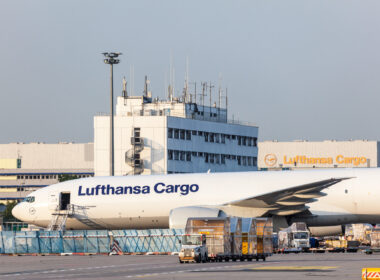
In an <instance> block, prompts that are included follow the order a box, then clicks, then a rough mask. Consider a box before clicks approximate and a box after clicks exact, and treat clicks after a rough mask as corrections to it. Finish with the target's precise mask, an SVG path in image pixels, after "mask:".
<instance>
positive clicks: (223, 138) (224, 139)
mask: <svg viewBox="0 0 380 280" xmlns="http://www.w3.org/2000/svg"><path fill="white" fill-rule="evenodd" d="M221 136H222V139H221V140H222V141H221V142H222V144H226V135H224V134H222V135H221Z"/></svg>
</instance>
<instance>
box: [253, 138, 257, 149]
mask: <svg viewBox="0 0 380 280" xmlns="http://www.w3.org/2000/svg"><path fill="white" fill-rule="evenodd" d="M253 146H254V147H256V146H257V138H256V137H254V138H253Z"/></svg>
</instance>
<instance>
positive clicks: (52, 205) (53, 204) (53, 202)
mask: <svg viewBox="0 0 380 280" xmlns="http://www.w3.org/2000/svg"><path fill="white" fill-rule="evenodd" d="M58 203H59V196H58V194H57V193H49V198H48V204H49V210H50V212H54V211H56V210H58Z"/></svg>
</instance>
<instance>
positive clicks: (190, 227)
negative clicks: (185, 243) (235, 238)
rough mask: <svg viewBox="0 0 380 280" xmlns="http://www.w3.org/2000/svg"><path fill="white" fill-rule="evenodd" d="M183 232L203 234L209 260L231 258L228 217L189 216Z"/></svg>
mask: <svg viewBox="0 0 380 280" xmlns="http://www.w3.org/2000/svg"><path fill="white" fill-rule="evenodd" d="M185 234H204V235H205V236H206V247H207V251H208V259H209V260H210V261H222V260H225V261H229V260H230V259H231V224H230V218H228V217H226V218H189V219H188V220H187V223H186V228H185Z"/></svg>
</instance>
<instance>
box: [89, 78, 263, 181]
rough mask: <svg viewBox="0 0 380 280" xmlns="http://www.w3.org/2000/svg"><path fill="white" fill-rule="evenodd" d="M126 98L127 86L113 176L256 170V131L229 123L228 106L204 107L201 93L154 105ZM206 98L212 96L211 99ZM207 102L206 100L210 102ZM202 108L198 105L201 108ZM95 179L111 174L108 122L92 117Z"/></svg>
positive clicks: (147, 95) (120, 102) (117, 119)
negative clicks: (198, 99)
mask: <svg viewBox="0 0 380 280" xmlns="http://www.w3.org/2000/svg"><path fill="white" fill-rule="evenodd" d="M148 84H149V82H148V80H147V79H146V81H145V87H144V88H145V90H144V94H143V95H142V96H128V95H127V93H126V90H125V83H124V89H123V94H122V96H119V97H118V98H117V105H116V115H115V116H114V139H115V141H114V143H115V145H114V158H115V160H114V162H115V164H114V170H115V173H114V174H115V175H119V176H124V175H133V174H134V175H137V174H143V175H145V174H173V173H194V172H222V171H252V170H257V154H258V149H257V137H258V127H257V126H256V125H253V124H249V123H241V122H237V121H230V120H228V118H227V108H226V107H227V106H224V107H223V108H222V106H221V105H220V104H221V102H220V98H221V95H220V92H219V106H217V105H216V103H214V104H212V103H211V102H210V106H206V105H204V103H205V102H204V101H205V97H204V96H205V92H204V91H203V92H202V94H199V95H198V98H199V97H200V99H201V100H202V102H197V98H196V94H188V93H187V87H185V89H184V95H183V96H182V97H181V98H174V97H173V94H172V93H170V87H169V97H168V100H159V99H158V98H155V99H153V98H152V94H151V92H150V91H149V89H148ZM204 89H205V86H203V90H204ZM209 94H210V93H209ZM208 98H209V97H208ZM199 103H200V104H199ZM94 153H95V154H94V158H95V161H94V171H95V176H107V175H109V174H110V117H109V115H98V116H95V117H94Z"/></svg>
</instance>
